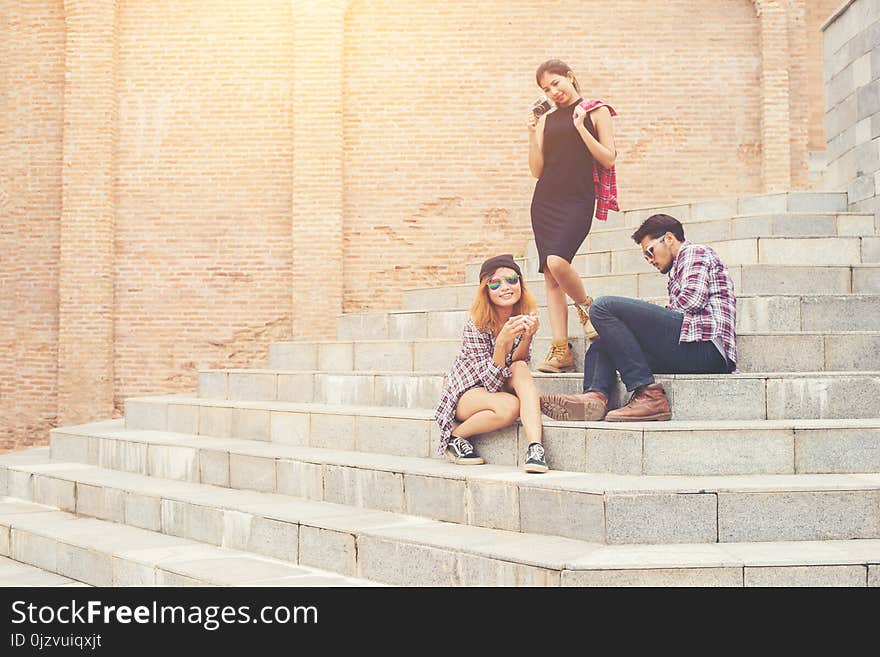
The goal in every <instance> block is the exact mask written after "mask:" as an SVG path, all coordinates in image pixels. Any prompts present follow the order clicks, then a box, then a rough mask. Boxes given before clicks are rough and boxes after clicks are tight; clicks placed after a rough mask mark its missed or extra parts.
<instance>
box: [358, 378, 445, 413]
mask: <svg viewBox="0 0 880 657" xmlns="http://www.w3.org/2000/svg"><path fill="white" fill-rule="evenodd" d="M374 385H375V391H374V394H375V397H374V399H373V400H372V401H371V402H370V403H371V404H376V405H378V406H396V407H400V408H435V407H436V406H437V403H438V402H439V400H440V394H441V392H442V390H443V377H442V376H424V377H417V378H416V377H412V376H407V375H403V376H390V375H383V376H377V377H376V380H375V384H374Z"/></svg>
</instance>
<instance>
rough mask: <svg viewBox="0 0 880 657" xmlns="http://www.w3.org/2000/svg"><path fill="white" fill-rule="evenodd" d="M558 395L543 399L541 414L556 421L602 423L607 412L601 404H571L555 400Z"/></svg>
mask: <svg viewBox="0 0 880 657" xmlns="http://www.w3.org/2000/svg"><path fill="white" fill-rule="evenodd" d="M554 397H556V395H548V397H547V398H546V399H541V412H542V413H543V414H544V415H546V416H547V417H550V418H553V419H554V420H571V421H575V422H601V421H602V419H603V418H604V417H605V411H604V410H602V408H601V406H598V404H599V402H595V403H594V404H593V403H588V402H570V401H563V400H559V399H553V398H554Z"/></svg>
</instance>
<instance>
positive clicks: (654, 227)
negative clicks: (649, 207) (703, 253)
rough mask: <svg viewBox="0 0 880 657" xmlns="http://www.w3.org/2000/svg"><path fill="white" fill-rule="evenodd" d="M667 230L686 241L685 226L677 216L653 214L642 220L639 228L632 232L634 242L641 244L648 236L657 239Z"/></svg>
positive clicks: (680, 239)
mask: <svg viewBox="0 0 880 657" xmlns="http://www.w3.org/2000/svg"><path fill="white" fill-rule="evenodd" d="M667 232H670V233H672V234H673V235H675V239H677V240H678V241H679V242H684V226H682V225H681V222H680V221H679V220H678V219H676V218H675V217H670V216H669V215H668V214H652V215H651V216H650V217H648V218H647V219H645V220H644V221H643V222H642V225H641V226H639V229H638V230H637V231H636V232H634V233H633V234H632V238H633V242H635V243H636V244H641V243H642V240H643V239H645V238H646V237H650V238H651V239H657V238H658V237H661V236H663V235H665V234H666V233H667Z"/></svg>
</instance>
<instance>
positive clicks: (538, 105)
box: [531, 96, 553, 118]
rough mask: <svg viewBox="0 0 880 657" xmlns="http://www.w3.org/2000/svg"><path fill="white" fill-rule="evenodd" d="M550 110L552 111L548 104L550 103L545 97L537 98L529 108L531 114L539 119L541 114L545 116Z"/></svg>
mask: <svg viewBox="0 0 880 657" xmlns="http://www.w3.org/2000/svg"><path fill="white" fill-rule="evenodd" d="M551 109H553V106H552V105H551V104H550V101H549V100H547V98H546V97H545V96H541V97H540V98H538V100H536V101H535V102H534V103H532V107H531V110H532V114H534V115H535V117H536V118H537V117H540V116H541V115H542V114H546V113H547V112H549V111H550V110H551Z"/></svg>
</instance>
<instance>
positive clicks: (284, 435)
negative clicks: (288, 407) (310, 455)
mask: <svg viewBox="0 0 880 657" xmlns="http://www.w3.org/2000/svg"><path fill="white" fill-rule="evenodd" d="M269 426H270V437H271V439H272V442H273V443H279V444H283V445H308V444H309V432H310V430H311V416H310V415H309V414H308V413H286V412H283V411H272V412H271V414H270V419H269Z"/></svg>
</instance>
